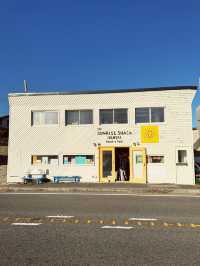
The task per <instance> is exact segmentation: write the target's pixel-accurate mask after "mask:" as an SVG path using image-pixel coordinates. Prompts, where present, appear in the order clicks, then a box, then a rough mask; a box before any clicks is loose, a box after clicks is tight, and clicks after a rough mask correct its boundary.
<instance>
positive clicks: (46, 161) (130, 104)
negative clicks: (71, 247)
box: [7, 86, 196, 184]
mask: <svg viewBox="0 0 200 266" xmlns="http://www.w3.org/2000/svg"><path fill="white" fill-rule="evenodd" d="M195 92H196V87H195V86H181V87H161V88H145V89H127V90H108V91H103V90H99V91H83V92H65V93H56V92H55V93H12V94H9V106H10V136H9V159H8V179H7V180H8V182H21V181H22V177H23V176H24V175H25V174H27V173H29V172H31V171H37V170H42V171H44V172H47V173H48V174H49V177H50V178H52V179H53V177H54V176H58V175H59V176H74V175H76V176H77V175H78V176H81V182H102V183H104V182H131V183H174V184H194V183H195V177H194V155H193V133H192V109H191V103H192V100H193V97H194V95H195Z"/></svg>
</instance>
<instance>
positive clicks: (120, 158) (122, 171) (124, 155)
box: [99, 147, 147, 184]
mask: <svg viewBox="0 0 200 266" xmlns="http://www.w3.org/2000/svg"><path fill="white" fill-rule="evenodd" d="M99 181H100V183H109V182H111V183H114V182H130V183H141V184H145V183H146V182H147V171H146V149H145V148H144V147H99Z"/></svg>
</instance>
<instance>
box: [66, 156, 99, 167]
mask: <svg viewBox="0 0 200 266" xmlns="http://www.w3.org/2000/svg"><path fill="white" fill-rule="evenodd" d="M63 164H64V165H94V155H79V154H78V155H64V156H63Z"/></svg>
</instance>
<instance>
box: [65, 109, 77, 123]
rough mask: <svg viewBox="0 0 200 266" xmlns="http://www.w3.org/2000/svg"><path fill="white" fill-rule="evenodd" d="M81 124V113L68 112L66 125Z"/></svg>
mask: <svg viewBox="0 0 200 266" xmlns="http://www.w3.org/2000/svg"><path fill="white" fill-rule="evenodd" d="M78 124H79V111H74V110H73V111H66V125H78Z"/></svg>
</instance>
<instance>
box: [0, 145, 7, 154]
mask: <svg viewBox="0 0 200 266" xmlns="http://www.w3.org/2000/svg"><path fill="white" fill-rule="evenodd" d="M0 155H5V156H6V155H8V146H0Z"/></svg>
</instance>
